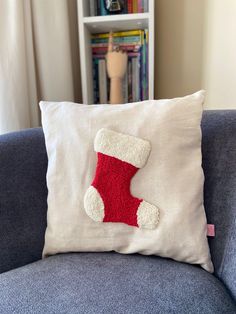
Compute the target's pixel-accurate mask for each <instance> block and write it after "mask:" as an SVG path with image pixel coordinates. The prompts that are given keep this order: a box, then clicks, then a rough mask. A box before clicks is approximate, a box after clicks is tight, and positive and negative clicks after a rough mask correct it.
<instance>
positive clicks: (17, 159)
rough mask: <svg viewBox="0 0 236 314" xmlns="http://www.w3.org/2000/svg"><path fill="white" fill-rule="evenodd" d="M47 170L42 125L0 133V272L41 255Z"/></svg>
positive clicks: (44, 225) (36, 258) (44, 222)
mask: <svg viewBox="0 0 236 314" xmlns="http://www.w3.org/2000/svg"><path fill="white" fill-rule="evenodd" d="M46 170H47V155H46V148H45V142H44V135H43V132H42V129H41V128H38V129H29V130H25V131H20V132H16V133H9V134H5V135H1V136H0V273H1V272H4V271H7V270H10V269H12V268H15V267H19V266H22V265H25V264H27V263H30V262H33V261H35V260H38V259H40V258H41V254H42V248H43V244H44V232H45V228H46V211H47V187H46Z"/></svg>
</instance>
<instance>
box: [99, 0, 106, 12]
mask: <svg viewBox="0 0 236 314" xmlns="http://www.w3.org/2000/svg"><path fill="white" fill-rule="evenodd" d="M99 1H100V15H102V16H103V15H107V14H108V12H107V10H106V8H105V2H104V0H98V2H99Z"/></svg>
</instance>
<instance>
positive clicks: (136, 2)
mask: <svg viewBox="0 0 236 314" xmlns="http://www.w3.org/2000/svg"><path fill="white" fill-rule="evenodd" d="M133 13H138V0H133Z"/></svg>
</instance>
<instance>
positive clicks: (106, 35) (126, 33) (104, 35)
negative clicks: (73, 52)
mask: <svg viewBox="0 0 236 314" xmlns="http://www.w3.org/2000/svg"><path fill="white" fill-rule="evenodd" d="M140 31H141V30H140V29H135V30H130V31H120V32H114V33H112V36H113V37H122V36H137V35H140ZM109 35H110V34H109V33H101V34H92V36H91V38H92V39H94V38H109Z"/></svg>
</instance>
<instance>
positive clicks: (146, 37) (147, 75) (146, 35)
mask: <svg viewBox="0 0 236 314" xmlns="http://www.w3.org/2000/svg"><path fill="white" fill-rule="evenodd" d="M145 43H146V81H147V83H146V99H148V98H149V86H148V82H149V71H148V67H149V65H148V63H149V61H148V60H149V51H148V50H149V49H148V29H145Z"/></svg>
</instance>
